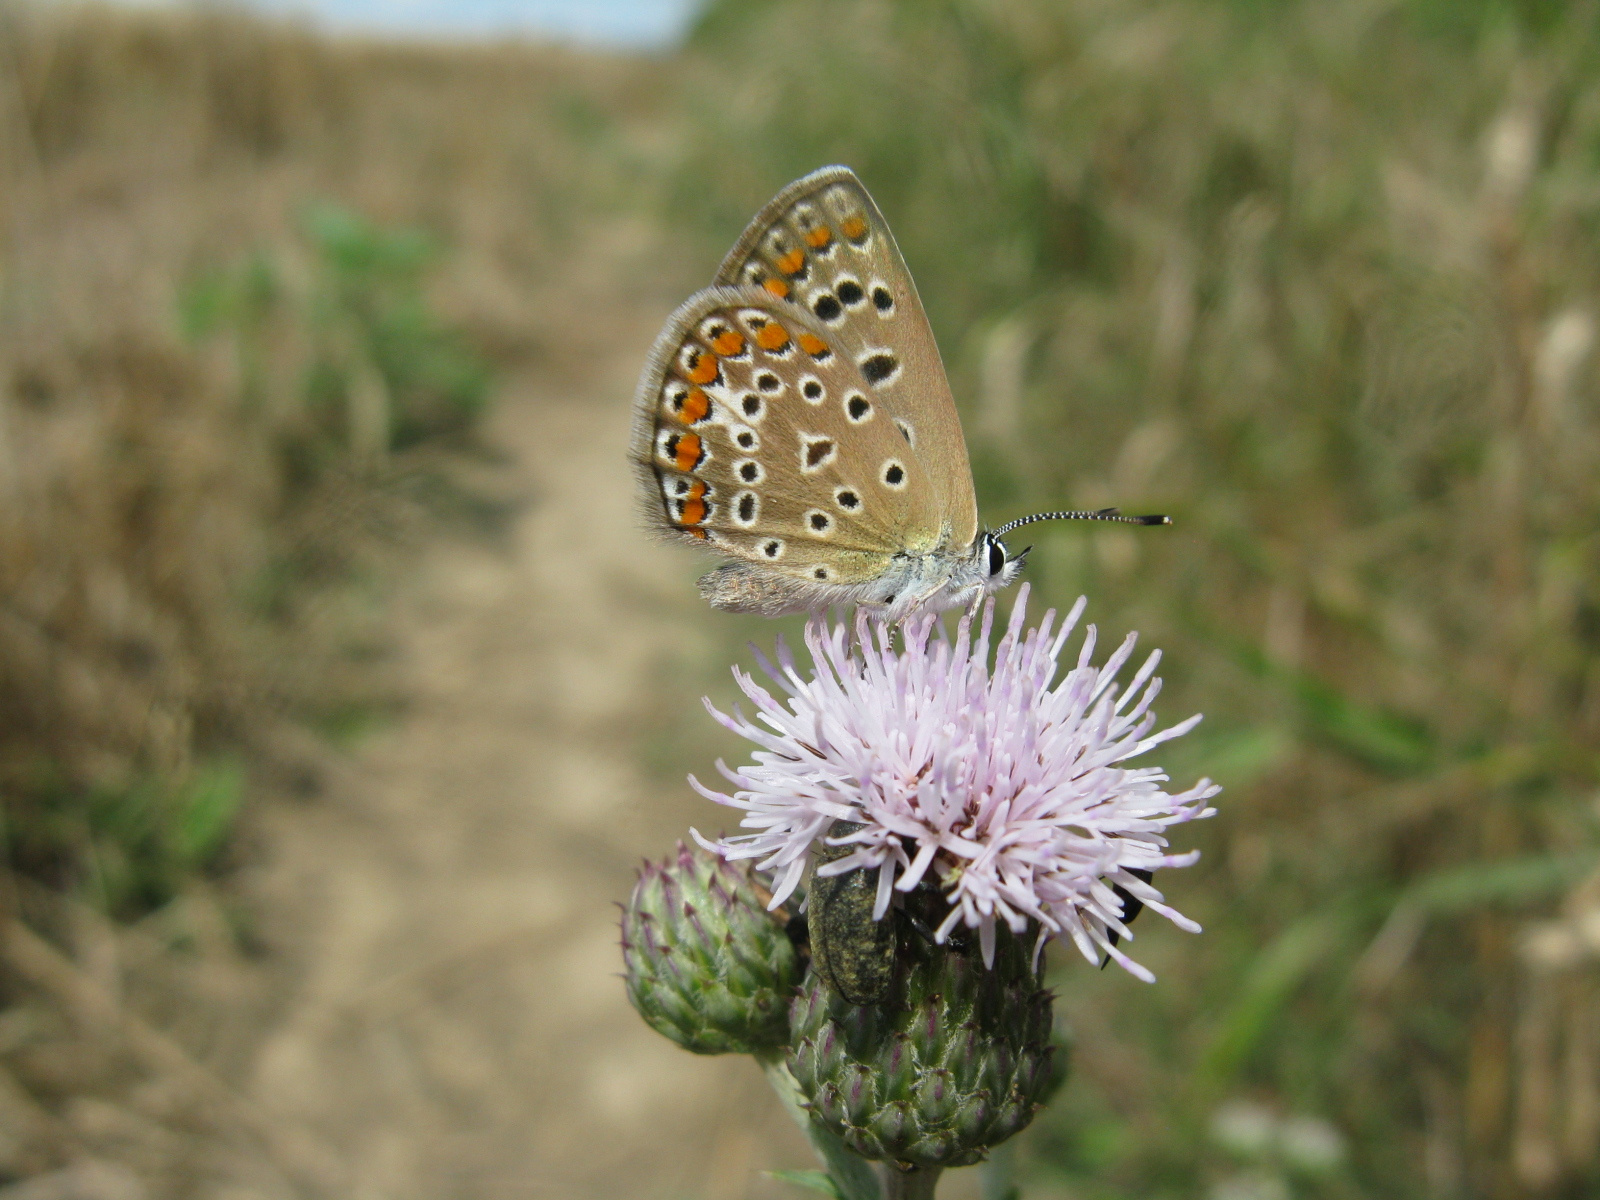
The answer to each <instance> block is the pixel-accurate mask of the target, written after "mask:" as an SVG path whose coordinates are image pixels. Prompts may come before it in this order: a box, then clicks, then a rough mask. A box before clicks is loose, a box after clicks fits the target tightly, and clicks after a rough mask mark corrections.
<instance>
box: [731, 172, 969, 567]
mask: <svg viewBox="0 0 1600 1200" xmlns="http://www.w3.org/2000/svg"><path fill="white" fill-rule="evenodd" d="M716 281H717V283H718V284H724V285H734V284H742V285H745V286H747V287H750V288H759V289H761V291H762V292H764V293H765V294H766V295H767V296H768V297H769V298H771V300H773V301H774V302H776V304H777V305H778V306H779V307H778V312H779V313H782V314H784V315H789V314H793V313H795V312H796V311H797V310H798V311H801V312H803V313H804V314H805V318H806V319H808V320H810V321H811V322H813V323H814V324H815V326H816V328H817V329H818V331H819V333H820V334H821V335H822V336H824V337H826V338H827V339H828V340H829V342H830V344H832V345H834V346H836V347H837V349H838V352H839V354H840V355H841V357H844V358H847V359H848V360H849V361H850V362H851V363H852V364H853V365H854V366H855V367H856V368H857V370H859V371H860V372H861V374H862V377H863V378H864V379H865V381H866V383H867V387H868V389H869V391H868V393H867V394H868V395H869V396H871V398H872V400H873V402H874V403H875V404H877V405H878V406H880V407H882V408H886V409H888V410H890V411H891V413H892V416H893V418H894V419H896V420H898V421H899V422H900V426H901V428H902V430H903V432H904V434H905V436H906V437H907V438H908V439H909V440H910V441H911V443H912V445H913V450H914V454H915V456H916V457H917V458H918V459H919V460H920V461H921V463H922V464H923V466H924V467H925V469H926V472H927V475H928V478H929V486H930V488H931V490H932V493H933V497H934V503H935V505H936V506H937V511H938V512H939V513H941V514H942V517H941V520H942V521H943V522H945V523H948V525H949V535H948V541H947V543H946V545H947V548H950V549H959V548H962V547H966V546H968V545H970V544H971V543H972V541H973V539H974V537H976V535H977V532H978V510H977V500H976V497H975V496H974V494H973V489H972V468H971V466H970V464H969V462H968V459H967V446H966V441H965V439H964V438H963V437H962V434H961V421H960V417H959V416H958V414H957V412H956V407H955V402H954V400H953V399H952V397H951V394H950V383H949V380H948V378H947V377H946V375H945V370H944V364H943V363H942V362H941V361H940V358H939V348H938V346H937V345H936V344H935V342H934V339H933V330H932V329H931V328H930V327H929V325H928V318H927V315H926V313H925V312H924V311H923V308H922V302H921V300H919V299H918V297H917V289H916V287H915V285H914V284H913V283H912V282H911V273H910V271H909V270H908V269H907V268H906V264H905V260H904V259H903V258H901V256H900V251H899V249H898V248H897V247H896V246H895V242H894V237H893V236H892V235H891V234H890V232H889V226H888V224H887V223H886V222H885V221H884V219H883V214H882V213H880V212H879V211H878V207H877V205H876V204H874V203H873V202H872V197H871V196H869V195H868V194H867V190H866V188H865V187H863V186H862V184H861V181H860V180H859V179H857V178H856V176H855V173H854V172H853V171H851V170H850V169H849V168H847V167H825V168H823V169H822V170H820V171H815V172H813V173H812V174H810V175H807V176H806V177H805V178H803V179H799V180H796V181H795V182H794V183H792V184H790V185H789V186H788V187H787V188H785V189H784V190H783V191H782V192H780V193H779V194H778V195H777V197H776V198H775V199H774V200H773V201H772V202H771V203H770V204H768V205H767V206H766V208H764V209H762V210H761V212H760V213H759V214H758V215H757V216H756V218H755V220H754V221H752V222H751V223H750V225H749V227H748V228H747V229H746V230H745V232H744V234H743V236H741V237H740V239H739V241H738V243H737V244H736V245H735V246H734V248H733V250H732V252H731V253H730V254H729V255H728V257H727V258H726V259H724V260H723V263H722V267H721V269H720V270H719V271H718V272H717V280H716Z"/></svg>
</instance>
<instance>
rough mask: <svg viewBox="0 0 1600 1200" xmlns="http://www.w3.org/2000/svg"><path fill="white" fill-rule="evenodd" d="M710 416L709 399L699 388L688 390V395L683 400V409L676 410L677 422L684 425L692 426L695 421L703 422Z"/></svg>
mask: <svg viewBox="0 0 1600 1200" xmlns="http://www.w3.org/2000/svg"><path fill="white" fill-rule="evenodd" d="M710 414H711V401H710V399H709V398H708V397H707V396H706V394H705V393H704V392H702V391H701V390H700V389H699V388H690V389H689V394H688V395H687V396H685V397H684V398H683V407H682V408H680V409H679V410H678V420H680V421H682V422H683V423H684V424H685V425H693V424H694V423H695V422H696V421H704V420H705V419H706V417H708V416H709V415H710Z"/></svg>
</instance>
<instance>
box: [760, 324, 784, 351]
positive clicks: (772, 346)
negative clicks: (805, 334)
mask: <svg viewBox="0 0 1600 1200" xmlns="http://www.w3.org/2000/svg"><path fill="white" fill-rule="evenodd" d="M788 344H789V331H788V330H786V329H785V328H784V327H783V326H782V325H779V324H778V323H777V322H776V321H769V322H768V323H767V324H765V325H763V326H762V327H761V328H760V329H759V330H758V331H757V332H756V345H758V346H760V347H761V348H762V349H763V350H782V349H783V348H784V347H785V346H787V345H788Z"/></svg>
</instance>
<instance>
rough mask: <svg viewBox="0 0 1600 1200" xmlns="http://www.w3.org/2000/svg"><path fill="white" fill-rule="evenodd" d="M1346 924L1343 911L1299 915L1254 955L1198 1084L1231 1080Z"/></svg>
mask: <svg viewBox="0 0 1600 1200" xmlns="http://www.w3.org/2000/svg"><path fill="white" fill-rule="evenodd" d="M1347 922H1348V915H1347V913H1346V912H1345V911H1344V910H1343V909H1340V910H1338V911H1335V912H1327V911H1324V912H1319V913H1314V914H1312V915H1310V916H1307V917H1302V918H1301V919H1300V920H1298V921H1296V922H1295V923H1294V924H1292V925H1290V926H1289V927H1288V928H1287V929H1285V930H1284V931H1283V932H1282V933H1280V934H1278V936H1277V937H1275V938H1274V939H1273V940H1272V941H1271V942H1269V943H1268V944H1267V945H1266V946H1265V947H1264V948H1263V949H1262V950H1261V951H1260V952H1259V953H1258V954H1257V955H1256V957H1255V961H1254V962H1253V963H1252V964H1251V966H1250V969H1249V970H1248V971H1247V972H1246V974H1245V977H1244V981H1243V983H1242V984H1241V985H1240V987H1239V991H1238V994H1237V995H1236V997H1235V999H1234V1002H1233V1004H1232V1006H1230V1008H1229V1009H1228V1011H1227V1012H1226V1013H1224V1014H1223V1017H1222V1020H1221V1022H1220V1023H1219V1026H1218V1028H1217V1032H1216V1033H1215V1034H1213V1035H1212V1037H1211V1041H1210V1044H1209V1045H1208V1046H1207V1047H1206V1049H1205V1052H1204V1053H1203V1054H1202V1055H1201V1056H1200V1064H1199V1067H1198V1068H1197V1070H1196V1079H1197V1081H1198V1082H1199V1083H1200V1084H1201V1085H1202V1086H1204V1087H1207V1088H1219V1087H1222V1086H1224V1085H1226V1084H1227V1083H1228V1082H1229V1081H1230V1080H1231V1079H1232V1078H1233V1076H1234V1075H1235V1074H1236V1073H1237V1072H1238V1070H1239V1068H1240V1067H1241V1066H1243V1065H1244V1062H1245V1060H1246V1059H1247V1058H1248V1057H1249V1055H1250V1052H1251V1051H1252V1050H1254V1049H1255V1047H1256V1046H1257V1044H1259V1043H1260V1041H1261V1039H1262V1037H1263V1036H1264V1035H1265V1034H1266V1032H1267V1031H1268V1030H1269V1029H1270V1028H1271V1027H1272V1023H1273V1021H1274V1020H1275V1019H1276V1018H1277V1016H1278V1014H1279V1013H1280V1012H1281V1011H1282V1009H1283V1007H1284V1005H1285V1004H1287V1003H1288V1002H1289V999H1290V998H1291V997H1292V996H1293V995H1294V993H1295V991H1296V989H1297V988H1299V986H1300V985H1301V984H1302V983H1303V982H1304V981H1305V979H1306V977H1307V976H1309V975H1310V974H1311V972H1312V971H1313V970H1314V969H1315V968H1316V966H1317V965H1318V964H1319V963H1320V962H1321V961H1322V960H1323V958H1324V957H1325V956H1326V955H1327V954H1328V953H1329V952H1330V951H1331V950H1333V948H1334V947H1336V946H1337V945H1338V944H1339V942H1340V940H1341V937H1340V935H1341V934H1342V933H1343V932H1344V928H1345V926H1346V924H1347Z"/></svg>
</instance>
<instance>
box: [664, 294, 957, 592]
mask: <svg viewBox="0 0 1600 1200" xmlns="http://www.w3.org/2000/svg"><path fill="white" fill-rule="evenodd" d="M632 451H633V459H634V462H635V466H636V470H637V471H638V473H639V477H640V483H641V488H642V491H643V494H644V496H645V500H644V503H645V506H646V513H647V517H648V519H649V520H650V522H651V524H652V525H654V526H656V527H657V528H658V529H660V530H662V531H663V532H665V533H667V534H668V535H670V536H673V537H676V538H681V539H684V540H689V541H694V542H699V543H700V544H702V545H704V546H706V547H707V548H709V549H713V550H716V551H718V552H720V553H722V554H725V555H727V556H729V557H731V558H734V559H739V560H743V561H744V562H746V563H750V564H753V565H754V566H755V567H757V568H759V571H758V572H753V573H748V574H751V576H752V578H757V577H759V578H766V579H775V580H790V581H793V585H795V586H803V587H808V588H809V587H817V588H819V589H820V588H824V587H837V586H840V585H855V584H860V583H863V582H865V581H868V580H871V579H874V578H876V577H877V576H879V575H880V574H881V573H882V572H883V570H884V567H885V564H886V563H887V561H888V560H889V559H890V558H892V557H893V556H894V555H895V554H896V553H897V552H901V551H907V550H909V551H911V552H913V553H918V552H927V551H930V550H932V549H933V548H934V547H935V546H936V544H937V543H938V541H939V539H940V532H941V525H942V519H941V515H940V513H941V510H940V506H939V502H938V499H937V496H936V493H935V490H934V487H933V484H932V481H931V479H930V477H929V474H928V472H927V470H926V469H925V467H924V466H923V464H922V462H921V461H920V457H919V455H918V454H917V453H914V452H913V448H912V446H911V444H910V443H909V441H908V439H907V436H906V434H905V433H904V432H903V431H902V429H901V427H900V425H899V424H897V422H896V420H895V416H894V412H893V410H892V409H891V408H890V407H889V406H888V405H887V404H886V403H885V402H884V400H883V398H882V397H881V396H880V395H878V394H877V393H876V391H875V389H874V388H873V387H872V386H871V384H870V383H869V382H868V381H867V379H866V378H865V377H864V376H863V374H862V372H861V370H860V368H859V366H858V365H857V363H856V362H855V361H854V360H853V359H852V358H850V357H848V356H847V354H846V353H844V352H843V351H842V348H841V347H840V343H839V339H838V338H837V336H836V335H835V334H834V333H832V332H831V331H830V330H828V329H827V328H826V326H825V325H823V324H822V323H821V322H819V321H817V320H815V319H813V318H810V317H808V316H807V314H806V313H804V312H802V311H800V310H797V309H796V308H794V307H793V306H791V305H789V304H786V303H785V302H784V301H782V300H781V299H779V298H777V297H776V296H774V295H773V294H772V293H771V291H770V290H768V289H764V288H761V287H751V286H745V287H717V288H711V289H708V290H706V291H704V292H700V293H698V294H697V295H695V296H693V297H691V298H690V299H689V300H688V301H687V302H686V303H685V304H684V305H683V306H682V307H680V308H679V309H678V311H677V312H676V313H674V314H673V316H672V318H671V320H669V321H668V323H667V327H666V328H665V330H663V332H662V334H661V337H660V338H659V339H658V340H657V342H656V346H655V348H654V350H653V351H652V352H651V357H650V361H649V364H648V366H647V367H646V369H645V372H644V376H643V378H642V379H641V381H640V389H639V394H638V396H637V399H636V402H635V411H634V433H633V447H632Z"/></svg>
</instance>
